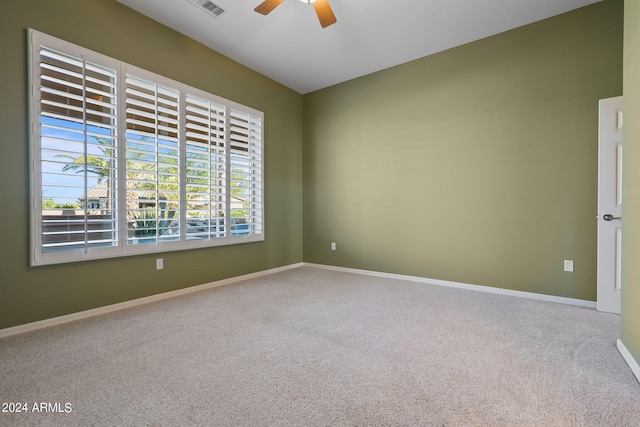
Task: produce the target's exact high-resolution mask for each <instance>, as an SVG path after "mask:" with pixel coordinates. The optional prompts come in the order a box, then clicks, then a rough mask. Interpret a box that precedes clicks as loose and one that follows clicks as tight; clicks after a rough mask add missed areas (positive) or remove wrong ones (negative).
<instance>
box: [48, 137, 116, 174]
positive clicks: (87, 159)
mask: <svg viewBox="0 0 640 427" xmlns="http://www.w3.org/2000/svg"><path fill="white" fill-rule="evenodd" d="M93 138H94V139H95V140H96V141H98V144H100V146H99V147H98V149H99V150H100V151H101V152H102V156H91V155H89V156H85V155H80V156H77V157H74V156H71V155H69V154H58V155H57V156H56V157H59V158H66V159H70V160H71V163H69V164H66V165H65V166H64V167H63V168H62V171H63V172H67V171H70V170H71V171H76V173H82V172H84V171H87V173H92V174H95V175H97V176H98V184H99V183H101V182H102V181H104V180H105V179H108V178H109V176H110V175H111V162H112V161H113V157H112V155H113V147H112V146H111V143H110V141H109V140H108V139H106V138H99V137H97V136H94V137H93Z"/></svg>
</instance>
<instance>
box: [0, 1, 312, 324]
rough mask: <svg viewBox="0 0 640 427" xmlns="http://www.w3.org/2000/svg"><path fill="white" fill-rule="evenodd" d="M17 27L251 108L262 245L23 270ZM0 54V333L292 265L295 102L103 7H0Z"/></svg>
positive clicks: (124, 12)
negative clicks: (258, 115)
mask: <svg viewBox="0 0 640 427" xmlns="http://www.w3.org/2000/svg"><path fill="white" fill-rule="evenodd" d="M27 28H34V29H36V30H39V31H42V32H44V33H47V34H50V35H52V36H55V37H58V38H61V39H64V40H67V41H70V42H72V43H76V44H79V45H81V46H84V47H86V48H89V49H92V50H95V51H97V52H100V53H102V54H105V55H108V56H111V57H114V58H116V59H119V60H122V61H125V62H128V63H131V64H133V65H136V66H139V67H141V68H144V69H147V70H149V71H152V72H154V73H157V74H161V75H164V76H167V77H169V78H172V79H175V80H180V81H182V82H184V83H186V84H189V85H191V86H195V87H197V88H200V89H203V90H205V91H208V92H211V93H214V94H216V95H220V96H222V97H225V98H227V99H231V100H233V101H236V102H239V103H242V104H245V105H247V106H249V107H252V108H256V109H258V110H261V111H263V112H264V114H265V132H266V133H265V143H266V153H265V156H266V158H265V174H266V176H265V181H266V188H265V195H266V201H265V209H266V232H265V237H266V240H265V241H264V242H260V243H252V244H242V245H235V246H228V247H222V248H211V249H200V250H189V251H179V252H169V253H164V254H161V255H151V256H136V257H129V258H116V259H109V260H104V261H95V262H81V263H74V264H66V265H57V266H47V267H38V268H31V267H29V257H28V250H29V248H28V242H29V219H28V218H29V209H28V205H29V203H28V188H29V187H28V182H29V173H28V149H27V145H28V131H27V129H28V122H27V120H28V119H27V116H28V114H27V113H28V105H27V102H28V99H27V80H26V79H27V42H26V29H27ZM0 57H2V64H1V65H0V77H1V78H0V96H1V98H2V102H1V103H0V147H2V155H1V156H0V171H1V173H2V182H3V183H5V184H4V189H3V192H2V206H3V209H2V217H3V220H2V221H0V235H1V236H2V239H3V244H2V256H0V329H2V328H6V327H10V326H14V325H19V324H24V323H28V322H33V321H37V320H41V319H46V318H51V317H55V316H60V315H64V314H68V313H73V312H78V311H82V310H86V309H91V308H95V307H100V306H104V305H108V304H113V303H118V302H121V301H126V300H130V299H134V298H139V297H144V296H147V295H152V294H157V293H161V292H165V291H170V290H174V289H178V288H184V287H187V286H193V285H198V284H202V283H208V282H211V281H215V280H219V279H223V278H227V277H232V276H238V275H242V274H247V273H251V272H255V271H261V270H265V269H269V268H275V267H279V266H283V265H288V264H292V263H297V262H301V261H302V105H303V104H302V102H303V99H302V95H300V94H298V93H296V92H294V91H292V90H290V89H287V88H285V87H284V86H282V85H279V84H278V83H275V82H273V81H272V80H270V79H268V78H266V77H264V76H262V75H260V74H258V73H256V72H254V71H251V70H249V69H247V68H246V67H243V66H241V65H239V64H238V63H235V62H233V61H231V60H230V59H228V58H226V57H224V56H222V55H219V54H217V53H215V52H213V51H211V50H210V49H208V48H206V47H204V46H202V45H200V44H199V43H196V42H194V41H193V40H191V39H189V38H187V37H184V36H182V35H179V34H178V33H176V32H174V31H172V30H170V29H168V28H167V27H164V26H162V25H160V24H159V23H157V22H154V21H152V20H150V19H148V18H146V17H144V16H143V15H141V14H138V13H137V12H135V11H133V10H132V9H129V8H127V7H125V6H123V5H121V4H119V3H117V2H116V1H115V0H91V1H87V0H55V1H41V0H20V1H17V0H10V1H2V2H1V3H0ZM160 256H161V257H163V258H164V266H165V268H164V270H162V271H156V270H155V258H157V257H160Z"/></svg>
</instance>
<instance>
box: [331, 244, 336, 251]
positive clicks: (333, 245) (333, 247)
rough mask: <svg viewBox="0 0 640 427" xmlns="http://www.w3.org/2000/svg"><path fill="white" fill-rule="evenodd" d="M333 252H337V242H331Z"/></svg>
mask: <svg viewBox="0 0 640 427" xmlns="http://www.w3.org/2000/svg"><path fill="white" fill-rule="evenodd" d="M331 250H332V251H335V250H336V242H331Z"/></svg>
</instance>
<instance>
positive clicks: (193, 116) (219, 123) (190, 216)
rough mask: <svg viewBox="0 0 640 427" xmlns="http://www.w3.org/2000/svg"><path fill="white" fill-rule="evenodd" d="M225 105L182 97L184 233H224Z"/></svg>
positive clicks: (201, 236)
mask: <svg viewBox="0 0 640 427" xmlns="http://www.w3.org/2000/svg"><path fill="white" fill-rule="evenodd" d="M226 128H227V125H226V108H225V106H224V105H220V104H217V103H215V102H212V101H211V100H208V99H203V98H200V97H197V96H195V95H190V94H187V97H186V173H185V179H186V194H185V198H186V222H187V224H186V226H187V227H186V236H187V238H188V239H211V238H216V237H224V236H225V233H226V231H225V227H224V216H225V212H226V200H227V198H226V193H227V190H226V183H227V179H226V167H225V165H226V156H227V155H226V153H227V144H226V143H225V138H226Z"/></svg>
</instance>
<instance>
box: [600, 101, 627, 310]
mask: <svg viewBox="0 0 640 427" xmlns="http://www.w3.org/2000/svg"><path fill="white" fill-rule="evenodd" d="M621 255H622V97H621V96H618V97H615V98H608V99H601V100H600V107H599V115H598V304H597V306H598V310H599V311H606V312H609V313H617V314H620V288H621V285H622V283H621V267H622V256H621Z"/></svg>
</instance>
